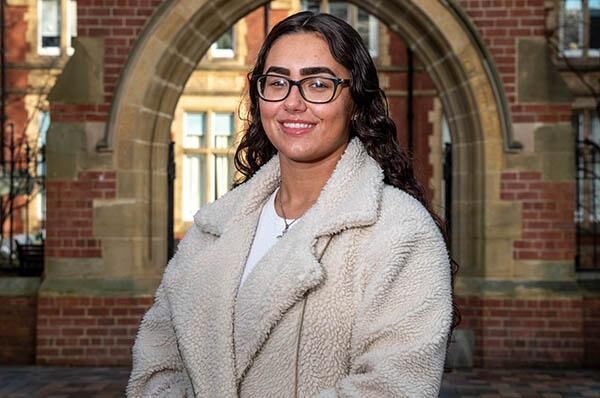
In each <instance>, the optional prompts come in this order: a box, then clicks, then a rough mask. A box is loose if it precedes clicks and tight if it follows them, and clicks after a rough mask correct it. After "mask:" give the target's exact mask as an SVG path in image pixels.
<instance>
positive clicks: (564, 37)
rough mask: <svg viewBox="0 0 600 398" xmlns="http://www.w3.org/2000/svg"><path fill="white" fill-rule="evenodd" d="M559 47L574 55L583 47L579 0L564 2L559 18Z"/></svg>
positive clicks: (581, 14)
mask: <svg viewBox="0 0 600 398" xmlns="http://www.w3.org/2000/svg"><path fill="white" fill-rule="evenodd" d="M560 25H561V26H560V46H561V50H563V51H565V52H566V53H567V54H569V53H571V54H573V55H575V54H576V53H577V52H578V51H580V50H581V48H582V46H583V11H582V6H581V0H565V1H564V3H563V5H562V9H561V18H560Z"/></svg>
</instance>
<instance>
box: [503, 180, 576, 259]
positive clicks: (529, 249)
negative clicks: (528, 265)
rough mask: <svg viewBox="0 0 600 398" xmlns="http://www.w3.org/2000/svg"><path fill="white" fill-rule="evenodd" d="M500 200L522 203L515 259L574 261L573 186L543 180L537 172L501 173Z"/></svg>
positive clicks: (569, 183) (514, 244) (515, 245)
mask: <svg viewBox="0 0 600 398" xmlns="http://www.w3.org/2000/svg"><path fill="white" fill-rule="evenodd" d="M501 181H502V182H501V190H500V198H501V199H502V200H508V201H513V202H517V203H519V202H520V203H521V206H522V219H523V232H522V237H521V239H519V240H516V241H514V243H513V248H514V257H515V259H517V260H556V261H560V260H563V261H564V260H566V261H570V260H573V258H574V256H575V226H574V225H573V212H574V209H575V208H574V204H575V184H574V183H573V182H552V181H543V180H542V175H541V173H539V172H530V171H521V172H512V171H510V172H504V173H502V177H501Z"/></svg>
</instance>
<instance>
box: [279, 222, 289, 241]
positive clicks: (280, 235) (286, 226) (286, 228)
mask: <svg viewBox="0 0 600 398" xmlns="http://www.w3.org/2000/svg"><path fill="white" fill-rule="evenodd" d="M289 227H290V225H288V224H286V225H285V228H284V229H283V231H281V233H280V234H279V235H277V239H279V238H282V237H283V235H285V233H286V232H287V231H288V228H289Z"/></svg>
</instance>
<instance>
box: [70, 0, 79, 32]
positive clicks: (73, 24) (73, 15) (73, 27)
mask: <svg viewBox="0 0 600 398" xmlns="http://www.w3.org/2000/svg"><path fill="white" fill-rule="evenodd" d="M69 35H71V42H72V40H73V37H77V2H76V1H74V0H69Z"/></svg>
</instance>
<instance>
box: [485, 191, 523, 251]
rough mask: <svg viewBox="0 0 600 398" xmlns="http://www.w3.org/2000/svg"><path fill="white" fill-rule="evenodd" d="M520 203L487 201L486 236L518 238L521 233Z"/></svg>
mask: <svg viewBox="0 0 600 398" xmlns="http://www.w3.org/2000/svg"><path fill="white" fill-rule="evenodd" d="M521 211H522V208H521V205H520V203H518V202H514V201H511V202H503V201H499V200H496V201H491V200H490V201H489V202H488V203H487V206H486V207H485V216H484V217H485V218H484V219H485V226H486V234H485V235H486V237H488V238H499V239H518V238H519V237H520V235H521V228H522V225H521V224H522V220H521ZM510 251H511V253H512V250H510Z"/></svg>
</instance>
